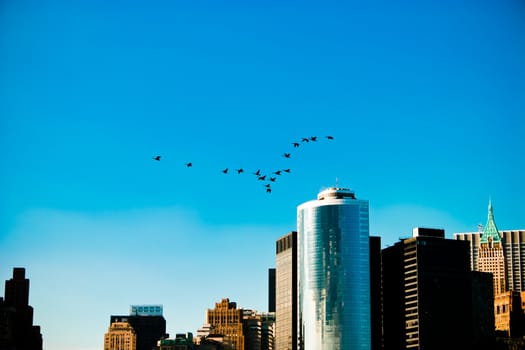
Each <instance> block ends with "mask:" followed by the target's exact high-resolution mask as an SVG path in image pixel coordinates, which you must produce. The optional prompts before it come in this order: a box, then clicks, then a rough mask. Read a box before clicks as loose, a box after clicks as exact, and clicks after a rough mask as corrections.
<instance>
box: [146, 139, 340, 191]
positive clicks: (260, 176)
mask: <svg viewBox="0 0 525 350" xmlns="http://www.w3.org/2000/svg"><path fill="white" fill-rule="evenodd" d="M325 138H326V139H327V140H330V141H331V140H333V139H334V137H333V136H331V135H328V136H325ZM318 140H319V138H318V137H317V136H310V137H303V138H302V139H301V141H300V142H297V141H296V142H292V145H293V148H297V147H299V146H301V144H302V143H309V142H317V141H318ZM282 156H283V157H284V158H288V159H289V158H291V157H292V154H291V153H289V152H285V153H283V155H282ZM153 159H154V160H155V161H160V160H161V159H162V156H160V155H156V156H154V157H153ZM185 165H186V167H187V168H191V167H192V166H193V163H192V162H188V163H185ZM221 172H222V173H223V174H229V173H230V169H229V168H224V169H222V170H221ZM235 172H237V174H242V173H245V170H244V169H243V168H238V169H235ZM285 173H288V174H289V173H291V169H289V168H287V169H279V170H275V171H273V172H271V175H268V174H264V173H262V172H261V169H257V171H255V172H253V173H252V174H253V175H255V177H256V178H257V180H258V181H263V182H265V183H264V187H265V190H266V193H272V183H274V182H275V181H277V177H278V176H280V175H282V174H285ZM273 175H275V176H273Z"/></svg>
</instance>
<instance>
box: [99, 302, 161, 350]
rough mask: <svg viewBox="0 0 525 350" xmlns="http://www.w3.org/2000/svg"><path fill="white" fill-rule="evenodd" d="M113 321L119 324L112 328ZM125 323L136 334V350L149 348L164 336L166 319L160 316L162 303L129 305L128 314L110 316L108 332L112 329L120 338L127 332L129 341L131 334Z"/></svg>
mask: <svg viewBox="0 0 525 350" xmlns="http://www.w3.org/2000/svg"><path fill="white" fill-rule="evenodd" d="M114 323H120V325H118V327H116V328H114V329H113V328H112V325H113V324H114ZM126 323H127V324H129V325H130V326H131V328H132V329H133V331H134V333H135V335H136V340H135V342H136V349H137V350H151V349H152V348H154V347H155V346H156V345H157V341H158V340H160V339H161V338H165V337H166V319H165V318H164V316H162V305H131V307H130V314H129V315H127V316H115V315H112V316H111V317H110V328H109V329H108V333H111V331H112V330H114V331H115V332H117V333H119V334H120V335H119V336H118V337H120V338H121V339H124V338H123V337H124V335H123V334H128V335H127V336H129V337H130V338H129V340H130V341H131V340H132V339H131V334H130V333H129V330H128V329H127V328H126V326H125V324H126ZM108 333H106V335H107V334H108ZM110 349H111V350H113V349H115V348H110ZM117 349H120V348H117Z"/></svg>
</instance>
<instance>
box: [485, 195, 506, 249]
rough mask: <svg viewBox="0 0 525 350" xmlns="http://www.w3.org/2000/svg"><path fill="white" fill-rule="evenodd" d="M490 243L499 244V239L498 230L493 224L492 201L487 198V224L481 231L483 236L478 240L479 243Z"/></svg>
mask: <svg viewBox="0 0 525 350" xmlns="http://www.w3.org/2000/svg"><path fill="white" fill-rule="evenodd" d="M490 241H492V242H493V243H500V242H501V238H500V235H499V231H498V228H497V227H496V223H495V222H494V211H493V209H492V200H491V199H490V198H489V213H488V218H487V224H486V225H485V228H484V229H483V234H482V235H481V238H480V243H488V242H490Z"/></svg>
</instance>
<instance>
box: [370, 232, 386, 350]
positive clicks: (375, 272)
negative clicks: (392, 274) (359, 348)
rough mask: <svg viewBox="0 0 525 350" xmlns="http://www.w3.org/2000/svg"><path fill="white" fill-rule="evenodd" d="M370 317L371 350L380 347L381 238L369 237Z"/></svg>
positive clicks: (381, 325)
mask: <svg viewBox="0 0 525 350" xmlns="http://www.w3.org/2000/svg"><path fill="white" fill-rule="evenodd" d="M369 249H370V314H371V315H370V316H371V320H370V321H371V322H370V326H371V327H372V329H371V340H372V347H371V349H372V350H380V349H381V346H382V327H383V324H382V321H381V320H382V310H381V237H376V236H370V247H369Z"/></svg>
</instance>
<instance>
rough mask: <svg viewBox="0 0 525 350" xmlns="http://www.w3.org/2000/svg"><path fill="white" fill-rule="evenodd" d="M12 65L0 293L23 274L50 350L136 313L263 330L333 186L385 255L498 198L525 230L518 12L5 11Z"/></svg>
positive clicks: (501, 217) (2, 46)
mask: <svg viewBox="0 0 525 350" xmlns="http://www.w3.org/2000/svg"><path fill="white" fill-rule="evenodd" d="M0 52H1V53H2V54H1V55H0V76H1V77H2V79H0V115H1V118H0V164H2V165H1V172H0V193H1V195H0V280H6V279H9V278H11V276H12V269H13V267H18V266H20V267H25V268H26V275H27V277H28V278H30V280H31V291H30V304H31V305H32V306H33V307H34V308H35V315H34V319H35V324H38V325H40V326H41V327H42V333H43V337H44V346H45V348H46V349H53V350H65V349H70V348H75V349H79V350H95V349H101V348H102V346H103V336H104V333H105V332H106V331H107V327H108V326H109V317H110V315H117V314H126V313H127V312H128V308H129V305H131V304H162V305H163V306H164V316H165V317H166V320H167V328H168V329H167V331H168V332H169V333H171V334H172V335H174V334H175V333H180V332H188V331H190V332H195V331H196V329H197V328H198V327H199V326H200V325H202V324H203V323H204V321H205V312H206V309H207V308H212V307H214V304H215V302H217V301H220V299H221V298H223V297H228V298H230V300H232V301H236V302H237V303H238V306H239V307H243V308H251V309H256V310H259V311H266V310H267V270H268V268H270V267H273V266H274V265H275V253H274V245H275V240H276V239H277V238H279V237H280V236H282V235H284V234H286V233H287V232H289V231H292V230H295V226H296V207H297V206H298V205H299V204H301V203H303V202H305V201H308V200H311V199H314V198H315V197H316V195H317V193H318V192H319V191H320V190H321V189H323V188H326V187H329V186H334V185H335V184H338V185H339V186H342V187H349V188H352V189H353V190H354V191H355V192H356V196H357V197H358V198H360V199H367V200H369V201H370V230H371V234H372V235H379V236H381V237H382V242H383V246H387V245H390V244H393V243H394V242H396V241H397V240H398V239H399V238H400V237H406V236H408V235H410V232H411V230H412V228H413V227H416V226H426V227H439V228H444V229H445V230H446V234H447V236H448V237H452V235H453V233H454V232H467V231H475V230H476V229H477V225H478V224H479V223H481V224H485V222H486V219H487V205H488V201H489V198H491V199H492V203H493V205H494V215H495V219H496V224H497V225H498V228H499V229H502V230H504V229H524V228H525V222H524V221H525V215H524V213H525V203H524V201H523V198H524V197H525V186H524V180H523V174H524V173H525V157H524V154H525V142H524V136H525V63H524V62H525V5H524V4H523V2H521V1H468V0H465V1H444V2H443V1H405V0H403V1H397V2H395V3H393V2H388V1H385V2H383V1H372V2H369V3H363V2H352V1H348V2H338V1H326V2H323V3H322V5H321V3H319V2H310V1H306V2H298V1H297V2H296V1H267V2H237V1H126V2H123V1H111V2H109V1H89V2H88V1H85V2H81V1H78V2H75V1H73V2H72V1H58V0H57V1H52V0H49V1H24V0H22V1H4V2H2V4H1V5H0ZM327 135H332V136H334V140H328V139H326V138H325V136H327ZM311 136H318V141H317V142H309V143H303V142H301V139H302V138H303V137H311ZM296 141H298V142H300V147H298V148H293V146H292V142H296ZM285 152H290V153H291V158H290V159H287V158H285V157H283V154H284V153H285ZM155 155H161V156H162V158H161V161H158V162H157V161H155V160H153V159H152V157H153V156H155ZM187 162H192V163H193V166H192V167H191V168H187V167H186V165H185V164H186V163H187ZM241 167H242V168H243V169H245V172H244V173H242V174H237V173H236V172H235V169H238V168H241ZM224 168H228V169H229V172H228V174H223V173H222V172H221V170H222V169H224ZM285 168H290V169H291V170H292V171H291V173H290V174H283V175H280V176H278V178H277V180H276V181H275V183H272V188H273V191H272V193H266V192H265V187H264V186H263V184H264V183H265V182H264V181H260V180H257V179H256V177H255V175H253V172H255V171H256V170H257V169H261V170H262V172H264V173H265V174H268V175H271V173H272V172H273V171H276V170H278V169H285Z"/></svg>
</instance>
